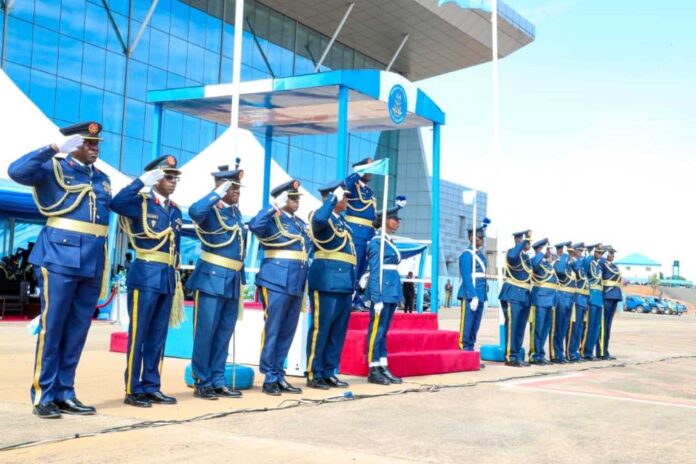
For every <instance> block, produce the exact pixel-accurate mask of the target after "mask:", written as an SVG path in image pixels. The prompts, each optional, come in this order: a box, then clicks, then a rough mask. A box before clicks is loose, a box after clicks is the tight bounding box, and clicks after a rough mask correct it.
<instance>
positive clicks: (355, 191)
mask: <svg viewBox="0 0 696 464" xmlns="http://www.w3.org/2000/svg"><path fill="white" fill-rule="evenodd" d="M359 181H360V174H358V173H357V172H355V173H353V174H351V175H349V176H348V177H347V178H346V180H345V184H346V190H347V192H348V193H347V195H348V209H347V210H346V213H345V214H346V219H347V220H348V223H349V224H350V227H351V229H352V233H353V240H354V241H355V243H367V242H368V241H369V240H370V239H371V238H372V237H374V236H375V229H374V228H373V227H370V226H366V225H362V224H356V223H354V222H351V221H350V217H351V216H353V217H356V218H361V219H366V220H368V221H369V222H372V221H374V220H375V216H376V214H377V202H376V200H375V198H374V196H373V195H372V189H371V188H370V186H369V185H367V184H365V185H363V186H361V185H360V183H359Z"/></svg>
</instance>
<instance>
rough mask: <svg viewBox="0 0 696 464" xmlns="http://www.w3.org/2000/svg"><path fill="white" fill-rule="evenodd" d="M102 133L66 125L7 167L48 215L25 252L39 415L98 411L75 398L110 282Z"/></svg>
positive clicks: (88, 127) (93, 128)
mask: <svg viewBox="0 0 696 464" xmlns="http://www.w3.org/2000/svg"><path fill="white" fill-rule="evenodd" d="M100 132H101V125H100V124H99V123H97V122H87V123H80V124H75V125H73V126H70V127H65V128H63V129H61V133H62V134H63V135H66V136H69V137H68V138H67V139H65V140H63V142H61V143H58V144H51V145H48V146H45V147H41V148H39V149H37V150H34V151H32V152H30V153H28V154H26V155H24V156H22V157H21V158H19V159H18V160H17V161H15V162H13V163H12V164H10V166H9V169H8V173H9V175H10V177H11V178H12V179H13V180H14V181H16V182H18V183H20V184H24V185H29V186H31V187H33V195H34V201H35V203H36V205H37V207H38V208H39V211H40V212H41V214H43V215H44V216H46V218H47V220H46V226H45V227H43V228H42V229H41V232H40V233H39V236H38V238H37V240H36V245H35V246H34V248H33V250H32V252H31V255H30V256H29V262H30V263H31V264H32V265H33V266H34V269H35V272H36V275H37V278H38V281H39V288H40V289H41V324H40V327H41V329H40V331H39V336H38V340H37V345H36V356H35V361H34V362H35V364H34V379H33V383H32V386H31V399H32V402H33V405H34V409H33V411H34V414H36V415H37V416H38V417H40V418H58V417H60V416H61V413H65V414H78V415H86V414H94V413H95V412H96V410H95V408H94V407H92V406H85V405H84V404H82V403H81V402H80V400H78V399H77V396H76V394H75V387H74V383H75V369H76V368H77V364H78V362H79V360H80V355H81V354H82V349H83V348H84V345H85V340H86V338H87V332H88V331H89V326H90V323H91V321H92V315H93V314H94V308H95V306H96V304H97V301H98V300H99V297H100V293H101V294H102V296H103V297H105V296H106V290H107V287H108V281H109V270H108V268H109V265H108V253H107V250H106V241H107V239H106V237H107V229H108V226H109V211H110V203H111V184H110V181H109V177H108V176H107V175H106V174H104V173H103V172H101V171H100V170H99V169H97V168H96V167H95V166H94V162H95V161H96V160H97V158H98V157H99V142H100V141H101V140H102V139H101V138H100V137H99V134H100ZM58 153H66V154H67V156H66V157H65V158H63V159H61V158H58V157H56V156H55V155H57V154H58ZM105 284H106V285H105Z"/></svg>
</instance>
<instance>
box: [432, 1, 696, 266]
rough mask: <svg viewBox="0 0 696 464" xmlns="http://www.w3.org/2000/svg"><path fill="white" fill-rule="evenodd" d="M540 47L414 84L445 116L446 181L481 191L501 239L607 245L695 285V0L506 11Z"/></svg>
mask: <svg viewBox="0 0 696 464" xmlns="http://www.w3.org/2000/svg"><path fill="white" fill-rule="evenodd" d="M507 3H508V4H509V5H510V6H511V7H513V8H514V9H515V10H517V11H518V12H519V13H521V14H522V15H523V16H525V17H526V18H527V19H529V20H530V21H532V23H534V24H535V26H536V40H535V41H534V42H533V43H532V44H530V45H529V46H527V47H524V48H522V49H521V50H519V51H517V52H515V53H514V54H512V55H510V56H508V57H506V58H504V59H502V60H501V61H500V114H501V152H502V159H503V162H504V165H503V166H493V163H492V162H491V159H490V155H491V151H492V148H491V147H492V145H491V134H492V131H491V127H492V126H491V66H490V64H485V65H481V66H477V67H474V68H470V69H465V70H462V71H458V72H455V73H450V74H447V75H445V76H440V77H437V78H433V79H429V80H426V81H422V82H420V85H421V87H422V88H423V89H424V90H425V91H426V92H427V93H428V94H429V95H431V96H432V97H433V98H434V99H435V101H436V102H438V103H440V104H441V106H442V107H443V108H444V109H445V111H446V113H447V125H446V126H445V127H444V129H443V134H442V175H443V177H444V178H446V179H448V180H453V181H456V182H460V183H462V184H464V185H470V186H472V187H475V188H480V189H483V190H486V191H488V192H489V194H490V198H491V206H492V211H491V214H492V215H493V216H496V215H497V216H498V217H493V218H492V219H493V220H494V223H497V224H498V226H499V228H500V231H501V233H503V234H507V233H509V232H510V231H512V230H519V229H524V228H531V229H533V230H534V235H535V236H536V237H539V238H542V237H547V236H548V237H549V238H550V239H551V240H552V241H554V242H555V241H565V240H573V241H586V242H588V241H602V242H604V243H611V244H612V245H614V247H615V248H617V250H619V251H618V257H619V258H620V257H621V256H624V255H628V254H630V253H633V252H640V253H642V254H645V255H646V256H649V257H651V258H653V259H655V260H657V261H660V262H661V263H662V264H663V270H664V271H666V272H668V271H669V268H670V267H671V263H672V261H673V260H674V259H680V260H681V264H682V274H684V275H686V276H687V277H689V278H691V279H692V280H696V251H694V247H693V246H691V243H690V240H692V239H693V237H694V229H693V227H694V223H695V222H696V221H695V220H694V216H696V215H695V214H694V209H695V208H694V206H695V205H694V202H695V201H696V159H695V158H694V156H695V155H696V55H694V50H696V31H694V27H693V25H694V21H695V20H696V2H690V1H686V0H675V1H672V2H657V1H654V0H652V1H650V0H633V1H629V0H616V1H606V0H604V1H600V0H552V1H549V0H507Z"/></svg>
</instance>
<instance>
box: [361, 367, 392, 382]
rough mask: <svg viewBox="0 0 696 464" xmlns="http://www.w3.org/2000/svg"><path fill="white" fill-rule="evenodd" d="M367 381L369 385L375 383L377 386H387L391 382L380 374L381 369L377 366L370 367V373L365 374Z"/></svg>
mask: <svg viewBox="0 0 696 464" xmlns="http://www.w3.org/2000/svg"><path fill="white" fill-rule="evenodd" d="M367 381H368V382H370V383H376V384H377V385H389V384H391V382H390V381H389V379H388V378H386V377H385V376H384V374H383V373H382V369H380V368H379V366H375V367H371V368H370V372H369V373H368V374H367Z"/></svg>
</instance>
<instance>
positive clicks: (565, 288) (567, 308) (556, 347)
mask: <svg viewBox="0 0 696 464" xmlns="http://www.w3.org/2000/svg"><path fill="white" fill-rule="evenodd" d="M570 245H571V242H563V243H557V244H556V245H555V247H556V256H557V257H558V260H557V261H556V262H555V263H554V266H553V267H554V271H555V272H556V278H557V280H558V291H557V292H556V311H554V319H553V320H552V321H551V337H553V339H552V341H551V343H550V349H549V352H550V354H551V362H552V363H559V364H565V363H567V362H568V357H567V356H566V348H567V346H568V343H567V341H568V338H569V334H570V332H569V330H568V328H569V327H570V320H571V316H572V312H573V305H574V303H575V301H574V300H575V273H574V272H573V268H572V267H571V263H570V255H569V254H568V252H567V251H566V250H567V249H568V248H569V247H570Z"/></svg>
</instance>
